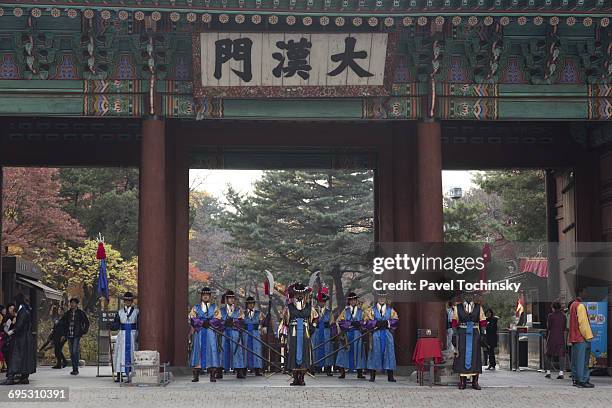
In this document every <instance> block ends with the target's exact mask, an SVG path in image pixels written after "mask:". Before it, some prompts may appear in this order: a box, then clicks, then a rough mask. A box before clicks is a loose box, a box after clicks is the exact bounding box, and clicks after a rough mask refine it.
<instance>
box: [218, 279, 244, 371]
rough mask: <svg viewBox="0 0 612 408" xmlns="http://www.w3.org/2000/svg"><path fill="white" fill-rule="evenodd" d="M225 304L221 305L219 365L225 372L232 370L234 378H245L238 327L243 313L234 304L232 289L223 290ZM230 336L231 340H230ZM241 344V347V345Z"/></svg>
mask: <svg viewBox="0 0 612 408" xmlns="http://www.w3.org/2000/svg"><path fill="white" fill-rule="evenodd" d="M224 298H225V306H221V308H220V312H221V320H222V321H223V325H224V329H223V334H225V337H222V339H221V365H222V367H223V369H224V371H225V372H229V371H230V370H234V371H235V372H236V378H240V379H243V378H246V364H245V356H244V346H246V344H244V339H243V337H242V333H241V331H240V330H239V329H238V328H242V326H243V320H244V314H243V313H242V309H241V308H240V306H236V296H235V294H234V292H233V291H231V290H228V291H227V292H225V295H224ZM230 338H231V339H232V340H233V341H232V340H230ZM241 346H242V347H241Z"/></svg>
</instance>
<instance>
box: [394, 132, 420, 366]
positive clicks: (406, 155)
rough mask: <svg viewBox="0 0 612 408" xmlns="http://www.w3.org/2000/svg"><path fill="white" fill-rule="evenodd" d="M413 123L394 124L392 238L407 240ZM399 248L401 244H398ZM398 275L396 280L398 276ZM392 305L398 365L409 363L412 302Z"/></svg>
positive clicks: (412, 224) (411, 193)
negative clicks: (394, 315)
mask: <svg viewBox="0 0 612 408" xmlns="http://www.w3.org/2000/svg"><path fill="white" fill-rule="evenodd" d="M414 141H415V140H414V126H413V124H409V125H407V124H405V123H398V124H395V126H394V127H393V144H392V146H393V193H394V194H393V221H394V222H393V226H394V231H393V240H394V242H405V243H410V242H414V240H415V231H414V229H415V220H414V207H415V205H414V204H415V202H414V199H415V181H416V177H415V174H414V162H413V160H411V159H412V158H413V157H414V147H415V143H414ZM400 247H401V246H400ZM401 278H402V277H401V276H397V278H396V279H398V280H399V279H401ZM393 307H394V308H395V310H396V311H397V314H398V315H399V318H400V322H401V323H400V325H399V327H398V329H397V331H396V337H397V346H398V349H399V350H398V352H397V353H396V356H397V361H398V364H399V365H402V366H408V365H411V364H412V352H413V351H414V345H415V343H416V329H417V319H416V316H415V313H416V305H415V303H414V302H395V303H394V304H393Z"/></svg>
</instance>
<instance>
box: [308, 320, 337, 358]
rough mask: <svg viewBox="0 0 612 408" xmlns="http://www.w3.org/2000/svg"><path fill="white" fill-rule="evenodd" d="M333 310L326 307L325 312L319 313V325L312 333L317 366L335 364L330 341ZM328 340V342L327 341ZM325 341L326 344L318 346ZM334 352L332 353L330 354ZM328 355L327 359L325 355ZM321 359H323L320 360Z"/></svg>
mask: <svg viewBox="0 0 612 408" xmlns="http://www.w3.org/2000/svg"><path fill="white" fill-rule="evenodd" d="M330 323H331V312H330V310H329V309H327V308H325V312H324V313H322V314H321V313H319V320H318V322H317V327H316V328H315V329H314V332H313V334H312V347H313V350H314V358H313V361H318V363H317V364H316V366H317V367H327V366H332V365H334V356H333V354H332V351H333V348H332V342H331V341H328V340H329V339H330V338H331V326H330ZM325 342H327V343H325ZM322 343H325V345H324V346H321V347H318V348H316V347H317V346H318V345H319V344H322ZM330 354H332V355H330ZM325 356H328V357H327V358H326V359H325V360H321V359H322V358H323V357H325ZM319 360H321V361H319Z"/></svg>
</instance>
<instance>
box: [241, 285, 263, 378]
mask: <svg viewBox="0 0 612 408" xmlns="http://www.w3.org/2000/svg"><path fill="white" fill-rule="evenodd" d="M263 320H264V315H263V313H262V312H261V310H258V309H255V299H254V298H253V297H252V296H249V297H248V298H247V299H246V310H245V311H244V320H243V324H244V332H243V333H242V343H243V344H244V345H246V347H247V348H248V349H249V350H253V351H254V352H255V353H257V354H259V355H260V356H263V354H262V344H261V331H262V330H263V326H262V324H263ZM244 358H245V366H246V368H248V369H250V370H252V371H253V372H254V373H255V375H256V376H258V377H259V376H261V375H262V374H261V372H262V368H263V361H262V360H261V358H260V357H258V356H256V355H255V354H253V353H251V352H249V351H246V350H245V351H244Z"/></svg>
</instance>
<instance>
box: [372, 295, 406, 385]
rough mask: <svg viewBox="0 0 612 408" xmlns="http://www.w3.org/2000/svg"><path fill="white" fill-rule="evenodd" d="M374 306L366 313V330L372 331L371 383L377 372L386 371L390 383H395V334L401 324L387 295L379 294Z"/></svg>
mask: <svg viewBox="0 0 612 408" xmlns="http://www.w3.org/2000/svg"><path fill="white" fill-rule="evenodd" d="M377 298H378V300H377V301H376V304H374V306H370V307H369V308H367V309H366V311H365V316H364V320H365V328H366V330H372V331H373V332H372V334H371V336H372V337H371V340H370V350H369V353H368V363H367V367H368V370H370V381H371V382H374V381H375V380H376V371H377V370H386V371H387V379H388V380H389V382H395V378H394V377H393V371H395V366H396V363H395V341H394V340H393V332H394V331H395V329H397V326H398V324H399V317H398V316H397V312H396V311H395V310H394V309H393V308H392V307H391V305H389V304H388V303H387V293H386V292H378V294H377Z"/></svg>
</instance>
